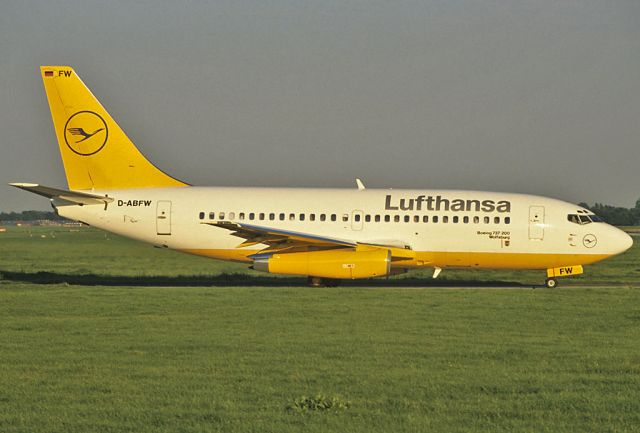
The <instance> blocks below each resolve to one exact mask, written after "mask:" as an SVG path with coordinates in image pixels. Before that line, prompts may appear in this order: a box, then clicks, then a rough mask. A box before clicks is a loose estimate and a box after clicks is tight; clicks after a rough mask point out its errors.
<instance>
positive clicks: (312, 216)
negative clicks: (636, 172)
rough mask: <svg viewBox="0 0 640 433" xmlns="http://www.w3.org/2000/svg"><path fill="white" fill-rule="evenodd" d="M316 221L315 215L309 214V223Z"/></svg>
mask: <svg viewBox="0 0 640 433" xmlns="http://www.w3.org/2000/svg"><path fill="white" fill-rule="evenodd" d="M315 220H316V214H314V213H312V214H309V221H315Z"/></svg>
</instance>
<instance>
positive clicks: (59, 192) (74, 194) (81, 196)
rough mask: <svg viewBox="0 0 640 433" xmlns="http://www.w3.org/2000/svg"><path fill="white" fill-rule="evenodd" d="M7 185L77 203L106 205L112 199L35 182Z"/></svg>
mask: <svg viewBox="0 0 640 433" xmlns="http://www.w3.org/2000/svg"><path fill="white" fill-rule="evenodd" d="M9 185H11V186H15V187H16V188H20V189H24V190H25V191H29V192H32V193H34V194H38V195H41V196H43V197H47V198H55V199H59V200H64V201H67V202H70V203H74V204H79V205H92V204H102V205H106V204H107V203H111V202H112V201H113V198H111V197H107V196H102V195H96V194H89V193H86V192H78V191H69V190H66V189H58V188H52V187H49V186H44V185H39V184H37V183H10V184H9Z"/></svg>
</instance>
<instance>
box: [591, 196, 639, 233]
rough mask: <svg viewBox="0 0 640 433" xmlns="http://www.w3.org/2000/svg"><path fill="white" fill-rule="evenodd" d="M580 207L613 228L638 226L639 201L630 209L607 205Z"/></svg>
mask: <svg viewBox="0 0 640 433" xmlns="http://www.w3.org/2000/svg"><path fill="white" fill-rule="evenodd" d="M579 205H580V206H582V207H584V208H587V209H589V210H590V211H592V212H593V213H594V214H596V215H598V216H599V217H600V218H602V219H603V220H605V221H606V222H608V223H609V224H613V225H615V226H638V225H640V199H638V201H636V206H635V207H632V208H626V207H617V206H610V205H608V204H602V203H595V204H594V205H593V206H591V205H588V204H587V203H580V204H579Z"/></svg>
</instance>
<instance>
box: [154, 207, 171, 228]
mask: <svg viewBox="0 0 640 433" xmlns="http://www.w3.org/2000/svg"><path fill="white" fill-rule="evenodd" d="M156 230H157V233H158V234H159V235H170V234H171V202H170V201H169V200H159V201H158V207H157V208H156Z"/></svg>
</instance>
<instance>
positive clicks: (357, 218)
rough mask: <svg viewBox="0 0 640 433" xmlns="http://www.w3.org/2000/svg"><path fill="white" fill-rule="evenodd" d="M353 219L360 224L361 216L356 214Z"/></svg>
mask: <svg viewBox="0 0 640 433" xmlns="http://www.w3.org/2000/svg"><path fill="white" fill-rule="evenodd" d="M353 219H354V220H355V222H357V223H359V222H360V214H355V215H354V216H353Z"/></svg>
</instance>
